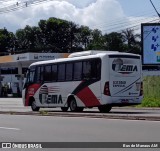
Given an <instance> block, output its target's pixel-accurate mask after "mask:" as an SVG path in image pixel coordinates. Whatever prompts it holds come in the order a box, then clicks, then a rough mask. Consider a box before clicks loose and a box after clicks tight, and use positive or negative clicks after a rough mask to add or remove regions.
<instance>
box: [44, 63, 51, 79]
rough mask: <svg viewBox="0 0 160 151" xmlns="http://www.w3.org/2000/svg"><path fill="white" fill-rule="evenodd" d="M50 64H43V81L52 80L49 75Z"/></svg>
mask: <svg viewBox="0 0 160 151" xmlns="http://www.w3.org/2000/svg"><path fill="white" fill-rule="evenodd" d="M51 69H52V68H51V65H47V66H45V72H44V81H47V82H50V81H52V76H51V72H52V70H51Z"/></svg>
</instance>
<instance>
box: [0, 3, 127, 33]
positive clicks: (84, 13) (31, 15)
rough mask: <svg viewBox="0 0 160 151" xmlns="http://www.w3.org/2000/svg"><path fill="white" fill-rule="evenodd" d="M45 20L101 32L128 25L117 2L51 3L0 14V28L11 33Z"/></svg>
mask: <svg viewBox="0 0 160 151" xmlns="http://www.w3.org/2000/svg"><path fill="white" fill-rule="evenodd" d="M49 17H57V18H61V19H66V20H69V21H73V22H75V23H76V24H79V25H86V26H89V27H90V28H98V29H100V30H102V31H104V32H110V31H111V30H110V28H112V30H114V29H116V27H115V28H114V27H113V24H114V25H115V24H118V21H120V20H123V21H124V20H125V21H126V22H129V20H128V19H127V17H126V16H125V14H124V12H123V10H122V7H121V5H120V4H119V2H118V0H81V1H77V0H55V1H48V2H44V3H43V4H39V5H34V6H28V7H27V8H23V9H20V10H17V11H12V12H9V13H5V14H0V20H1V22H0V28H3V27H6V28H7V29H8V30H9V31H13V32H15V31H16V30H17V29H19V28H24V27H25V26H26V25H30V26H37V25H38V22H39V20H40V19H48V18H49Z"/></svg>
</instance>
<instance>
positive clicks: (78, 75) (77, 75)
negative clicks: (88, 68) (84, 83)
mask: <svg viewBox="0 0 160 151" xmlns="http://www.w3.org/2000/svg"><path fill="white" fill-rule="evenodd" d="M73 71H74V73H73V80H81V79H82V62H75V63H74V70H73Z"/></svg>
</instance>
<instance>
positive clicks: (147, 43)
mask: <svg viewBox="0 0 160 151" xmlns="http://www.w3.org/2000/svg"><path fill="white" fill-rule="evenodd" d="M141 37H142V39H141V40H142V59H143V64H144V65H160V23H145V24H141Z"/></svg>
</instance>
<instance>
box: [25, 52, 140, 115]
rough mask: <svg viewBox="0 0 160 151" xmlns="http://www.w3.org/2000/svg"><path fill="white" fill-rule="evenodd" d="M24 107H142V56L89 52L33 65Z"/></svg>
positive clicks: (27, 81) (30, 69)
mask: <svg viewBox="0 0 160 151" xmlns="http://www.w3.org/2000/svg"><path fill="white" fill-rule="evenodd" d="M22 96H23V103H24V105H25V106H31V108H32V110H33V111H39V109H40V108H52V107H61V109H62V111H67V110H68V109H69V108H70V110H71V111H74V112H75V111H83V109H84V108H92V107H98V109H99V111H100V112H109V111H110V110H111V108H112V107H113V106H129V105H137V104H140V103H141V101H142V98H143V87H142V66H141V56H140V55H135V54H131V53H120V52H111V51H86V52H78V53H73V54H71V55H70V56H69V57H68V58H63V59H57V60H49V61H39V62H35V63H33V64H31V65H30V66H29V69H28V74H27V78H26V82H25V84H24V87H23V92H22Z"/></svg>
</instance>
